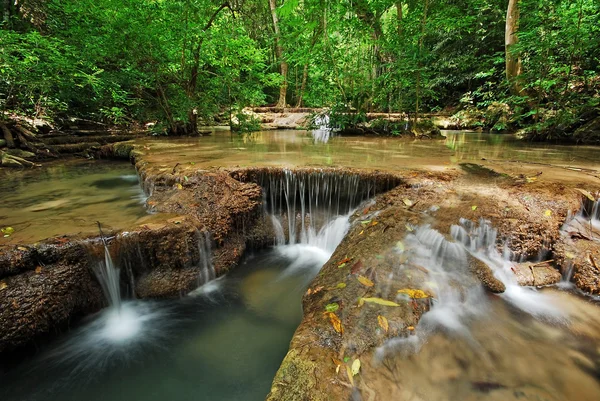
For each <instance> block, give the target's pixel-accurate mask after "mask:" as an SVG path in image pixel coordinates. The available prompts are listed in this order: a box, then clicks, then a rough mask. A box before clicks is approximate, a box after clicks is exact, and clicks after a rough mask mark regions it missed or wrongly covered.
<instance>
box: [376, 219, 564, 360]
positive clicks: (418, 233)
mask: <svg viewBox="0 0 600 401" xmlns="http://www.w3.org/2000/svg"><path fill="white" fill-rule="evenodd" d="M451 236H452V237H453V239H454V241H450V240H448V239H446V238H445V237H444V235H442V234H441V233H440V232H438V231H436V230H434V229H432V228H430V227H429V226H422V227H418V228H416V229H415V230H414V232H412V233H410V234H408V235H407V236H406V238H405V240H404V241H403V242H400V243H399V245H398V246H397V248H396V249H395V251H396V253H399V254H401V255H402V258H403V260H405V263H402V264H400V266H399V267H398V270H397V272H396V273H395V274H410V273H409V271H408V270H406V269H407V268H410V267H412V266H420V267H422V268H424V269H425V270H426V271H427V272H428V281H427V282H426V283H425V284H424V288H423V290H425V291H427V292H429V293H431V294H435V295H434V298H433V300H432V303H431V309H430V310H429V312H427V313H425V314H424V315H423V316H422V317H421V320H420V321H419V324H418V327H419V330H418V333H419V334H418V335H416V336H410V337H408V338H405V337H399V338H395V339H391V340H389V341H387V343H386V344H385V345H384V346H382V347H381V348H380V349H379V351H378V357H380V358H383V357H385V356H386V355H387V354H388V353H390V352H396V351H399V350H401V351H403V352H406V351H409V352H416V351H418V349H419V348H420V347H421V345H422V344H423V343H424V341H425V340H426V338H427V337H428V336H429V335H431V334H432V333H434V332H436V331H444V332H448V333H451V334H453V335H458V336H459V337H462V338H465V339H467V340H470V339H471V331H470V328H469V327H470V324H471V323H472V322H473V321H475V318H480V317H483V316H485V315H486V314H488V313H489V308H490V306H489V302H488V298H487V296H486V294H485V292H484V291H483V288H482V286H481V285H480V283H479V282H478V281H476V280H473V278H472V273H471V272H470V269H469V260H468V258H470V257H471V258H476V259H478V260H479V261H481V262H483V263H485V264H486V265H487V266H488V267H490V269H491V270H492V272H493V273H494V276H495V277H496V278H497V279H498V280H500V281H501V282H502V283H503V284H504V285H505V287H506V290H505V292H504V293H502V294H499V296H500V297H501V298H503V299H504V300H506V301H507V302H508V303H510V304H511V305H513V306H514V307H516V308H518V309H520V310H521V311H523V312H525V313H527V314H529V315H531V316H533V317H536V318H541V319H543V320H547V321H551V322H558V323H562V322H564V321H565V320H566V314H565V312H564V311H562V310H561V309H560V308H559V306H558V305H557V303H556V302H555V300H554V299H553V298H552V297H551V296H548V295H546V294H544V293H541V292H538V291H536V290H535V289H534V288H529V287H521V286H520V285H519V284H518V283H517V280H516V278H515V276H514V274H513V273H512V271H511V266H512V265H513V263H514V262H512V261H511V260H510V259H509V258H508V257H507V256H508V255H510V253H509V252H507V253H506V254H505V255H502V254H500V252H498V250H497V249H496V243H497V242H496V240H497V231H496V230H495V229H494V228H493V227H492V226H491V224H490V223H489V222H488V221H486V220H481V221H480V222H479V224H475V223H473V222H472V221H469V220H466V219H461V220H460V224H459V225H453V226H452V227H451ZM399 297H402V296H399Z"/></svg>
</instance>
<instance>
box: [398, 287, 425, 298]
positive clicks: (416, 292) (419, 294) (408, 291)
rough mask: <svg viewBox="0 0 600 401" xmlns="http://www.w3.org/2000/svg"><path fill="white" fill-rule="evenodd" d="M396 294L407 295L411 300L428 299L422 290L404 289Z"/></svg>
mask: <svg viewBox="0 0 600 401" xmlns="http://www.w3.org/2000/svg"><path fill="white" fill-rule="evenodd" d="M398 294H405V295H408V296H409V297H410V298H412V299H421V298H429V295H427V293H426V292H425V291H423V290H415V289H411V288H404V289H402V290H398Z"/></svg>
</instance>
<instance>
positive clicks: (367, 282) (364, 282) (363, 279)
mask: <svg viewBox="0 0 600 401" xmlns="http://www.w3.org/2000/svg"><path fill="white" fill-rule="evenodd" d="M358 281H360V283H361V284H362V285H364V286H366V287H373V286H374V285H375V284H373V282H372V281H371V280H369V279H368V278H366V277H365V276H358Z"/></svg>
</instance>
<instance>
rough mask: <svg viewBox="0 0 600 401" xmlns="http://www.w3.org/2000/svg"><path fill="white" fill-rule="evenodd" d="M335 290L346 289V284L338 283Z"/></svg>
mask: <svg viewBox="0 0 600 401" xmlns="http://www.w3.org/2000/svg"><path fill="white" fill-rule="evenodd" d="M335 288H339V289H340V290H341V289H344V288H346V283H338V285H336V286H335Z"/></svg>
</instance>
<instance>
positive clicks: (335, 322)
mask: <svg viewBox="0 0 600 401" xmlns="http://www.w3.org/2000/svg"><path fill="white" fill-rule="evenodd" d="M329 321H330V322H331V325H332V326H333V329H334V330H335V331H336V332H338V333H340V334H344V328H343V327H342V321H341V320H340V318H339V317H337V315H336V314H335V313H333V312H330V313H329Z"/></svg>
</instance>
